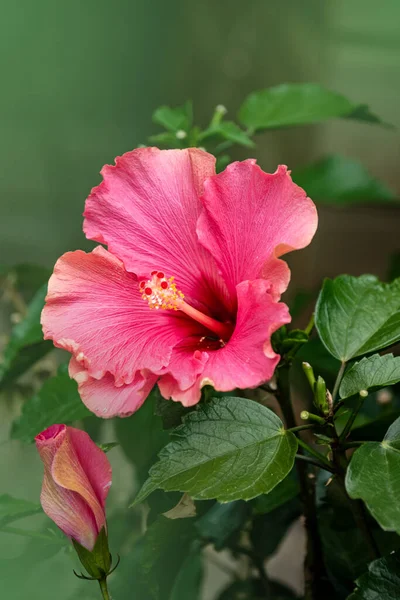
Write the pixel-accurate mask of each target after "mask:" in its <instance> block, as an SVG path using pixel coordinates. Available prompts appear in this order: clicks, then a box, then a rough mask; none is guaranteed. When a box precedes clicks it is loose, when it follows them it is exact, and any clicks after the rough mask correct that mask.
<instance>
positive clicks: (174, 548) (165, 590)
mask: <svg viewBox="0 0 400 600" xmlns="http://www.w3.org/2000/svg"><path fill="white" fill-rule="evenodd" d="M195 537H196V532H195V529H194V526H193V524H192V523H191V522H188V520H186V519H175V520H170V519H166V518H165V517H159V518H158V519H157V521H155V522H154V523H153V524H152V525H150V527H149V528H148V529H147V531H146V534H145V536H144V538H143V539H142V540H141V542H140V546H139V556H138V567H139V570H140V579H141V580H142V583H143V584H144V587H145V588H146V591H147V592H148V594H149V597H150V598H154V600H164V599H165V598H168V599H170V594H172V593H173V589H174V586H175V584H176V585H178V586H179V585H181V584H180V582H179V581H178V582H177V577H178V576H179V573H180V572H181V569H182V566H183V564H184V562H185V559H186V558H187V556H188V554H189V553H190V550H191V547H192V543H193V541H194V540H195ZM192 567H193V565H192ZM182 577H184V574H182ZM178 589H179V587H178ZM140 597H141V596H140ZM172 598H173V597H172Z"/></svg>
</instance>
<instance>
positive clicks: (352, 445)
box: [342, 441, 368, 449]
mask: <svg viewBox="0 0 400 600" xmlns="http://www.w3.org/2000/svg"><path fill="white" fill-rule="evenodd" d="M367 443H368V442H367V441H364V442H356V441H354V442H345V443H344V444H342V448H346V449H347V448H358V447H359V446H362V445H363V444H367Z"/></svg>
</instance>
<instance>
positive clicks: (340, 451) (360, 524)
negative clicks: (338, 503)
mask: <svg viewBox="0 0 400 600" xmlns="http://www.w3.org/2000/svg"><path fill="white" fill-rule="evenodd" d="M338 379H339V375H338V378H337V380H338ZM337 380H336V381H337ZM335 387H336V384H335ZM360 400H361V402H359V404H358V406H357V407H356V409H355V410H354V412H353V413H352V415H351V417H350V419H349V421H348V422H347V423H346V426H345V429H344V432H345V436H346V435H347V433H348V431H350V428H351V426H352V424H353V422H354V419H355V418H356V415H357V413H358V411H359V409H360V407H361V404H362V400H364V397H362V396H360ZM349 423H350V425H349ZM333 425H334V431H335V438H336V439H335V442H334V443H332V444H331V450H332V457H333V464H334V465H335V468H336V473H337V480H338V482H339V484H340V486H341V488H342V490H343V493H344V495H345V496H346V498H347V500H348V502H349V506H350V509H351V511H352V513H353V518H354V521H355V524H356V526H357V528H358V529H359V530H360V532H361V534H362V536H363V537H364V540H365V543H366V546H367V548H368V549H369V554H370V557H371V560H375V559H376V558H379V557H380V552H379V548H378V546H377V544H376V542H375V539H374V537H373V535H372V533H371V531H370V529H369V526H368V522H367V515H366V511H365V508H364V504H363V503H362V502H361V501H360V500H352V499H351V498H350V496H349V495H348V493H347V490H346V483H345V478H346V471H347V466H348V460H347V456H346V447H345V445H344V444H342V439H341V437H342V435H343V432H342V435H341V436H339V435H338V433H337V431H336V426H335V424H334V423H333ZM348 425H349V428H348V427H347V426H348ZM346 430H347V432H346Z"/></svg>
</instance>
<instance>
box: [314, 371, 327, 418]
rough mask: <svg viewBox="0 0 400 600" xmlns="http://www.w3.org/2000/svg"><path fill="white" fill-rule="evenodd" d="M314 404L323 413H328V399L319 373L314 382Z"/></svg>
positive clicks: (324, 384)
mask: <svg viewBox="0 0 400 600" xmlns="http://www.w3.org/2000/svg"><path fill="white" fill-rule="evenodd" d="M314 404H315V406H316V407H317V408H318V409H319V410H320V411H321V412H322V413H323V414H324V415H327V414H328V413H329V405H328V399H327V397H326V383H325V381H324V380H323V379H322V377H321V376H320V375H319V376H318V379H317V381H316V382H315V384H314Z"/></svg>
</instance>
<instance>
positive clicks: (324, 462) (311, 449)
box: [297, 436, 333, 469]
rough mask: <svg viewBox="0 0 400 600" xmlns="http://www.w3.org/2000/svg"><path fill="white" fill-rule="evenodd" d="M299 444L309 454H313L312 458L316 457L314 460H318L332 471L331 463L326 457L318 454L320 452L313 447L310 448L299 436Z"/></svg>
mask: <svg viewBox="0 0 400 600" xmlns="http://www.w3.org/2000/svg"><path fill="white" fill-rule="evenodd" d="M297 442H298V444H299V446H301V447H302V448H304V450H306V451H307V452H308V453H309V454H311V456H314V458H317V459H318V460H319V461H320V462H322V463H323V464H324V465H326V466H327V467H329V468H330V469H332V468H333V467H332V463H331V461H330V460H328V459H327V458H326V456H324V455H323V454H321V452H318V450H314V448H313V447H312V446H310V445H309V444H307V442H305V441H304V440H302V439H301V437H299V436H298V437H297Z"/></svg>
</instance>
